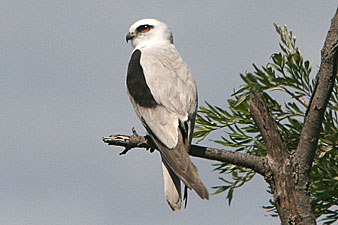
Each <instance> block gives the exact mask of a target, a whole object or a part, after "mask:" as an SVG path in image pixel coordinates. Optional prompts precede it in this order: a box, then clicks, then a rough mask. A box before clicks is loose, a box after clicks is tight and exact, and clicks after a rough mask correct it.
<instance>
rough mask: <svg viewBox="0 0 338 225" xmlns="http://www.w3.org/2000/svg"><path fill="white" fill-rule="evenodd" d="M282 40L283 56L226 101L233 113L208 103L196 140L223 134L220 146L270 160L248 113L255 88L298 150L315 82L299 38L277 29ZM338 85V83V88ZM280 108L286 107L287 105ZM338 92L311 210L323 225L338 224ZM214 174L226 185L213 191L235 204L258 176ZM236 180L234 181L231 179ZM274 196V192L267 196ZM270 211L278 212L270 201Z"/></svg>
mask: <svg viewBox="0 0 338 225" xmlns="http://www.w3.org/2000/svg"><path fill="white" fill-rule="evenodd" d="M275 28H276V31H277V33H278V34H279V35H280V39H281V42H280V43H279V47H280V49H281V51H280V52H278V53H274V54H272V55H271V62H269V63H268V64H267V65H266V66H262V67H258V66H256V65H255V64H253V68H254V72H252V73H251V72H246V73H245V74H240V76H241V78H242V79H243V81H244V82H245V84H244V85H242V86H241V87H240V89H239V90H237V91H235V92H234V94H233V95H232V98H230V99H228V100H227V103H228V108H227V109H223V108H221V107H217V106H212V105H211V104H209V103H207V102H206V106H205V107H204V106H201V107H200V110H199V114H198V116H197V126H196V132H195V137H197V138H199V141H202V140H203V139H205V138H206V137H207V135H208V134H210V133H211V132H213V131H216V130H221V131H222V132H223V134H224V135H223V136H221V137H220V139H218V140H213V141H214V142H215V143H217V144H220V145H222V146H225V147H226V148H227V149H229V150H230V149H232V150H234V151H240V152H243V153H248V154H252V155H258V156H265V155H266V147H265V144H264V140H263V138H262V136H261V134H260V133H259V130H258V127H257V126H256V124H255V122H254V121H253V119H252V117H251V115H250V112H249V94H250V92H251V90H252V89H253V88H255V89H257V90H259V91H262V92H263V93H264V94H263V97H264V99H265V101H266V103H267V105H268V108H269V110H270V111H271V113H272V115H273V117H274V119H275V121H276V122H277V125H278V128H279V131H280V133H281V135H282V137H283V140H284V142H285V144H286V145H287V148H288V149H289V150H295V149H296V148H297V145H298V141H299V135H300V132H301V129H302V127H303V121H304V117H305V114H306V109H307V106H308V103H309V102H310V99H311V94H312V92H313V90H314V89H315V83H316V79H311V77H310V73H311V70H312V64H311V62H310V61H308V60H304V59H303V56H302V53H301V52H300V51H299V49H298V48H297V47H296V38H295V36H293V34H292V31H290V30H288V29H287V27H286V26H284V27H279V26H277V25H275ZM336 84H337V83H336ZM280 102H283V103H282V104H281V103H280ZM337 110H338V88H337V85H336V88H335V90H334V92H333V93H332V97H331V99H330V102H329V105H328V108H327V110H326V113H325V118H324V122H323V128H322V130H321V133H320V140H319V144H318V149H317V151H316V153H317V154H316V157H315V161H314V165H313V169H312V173H311V179H312V182H311V193H312V205H313V210H314V213H315V216H316V218H319V217H320V219H321V220H323V221H324V224H332V223H334V222H335V221H337V220H338V209H337V208H338V207H337V206H338V191H337V190H338V160H337V154H338V128H337V126H338V115H337ZM215 166H216V167H215V169H214V170H215V171H218V172H219V173H220V174H221V175H222V176H221V177H220V178H219V179H220V180H221V181H222V182H223V183H225V184H222V185H219V186H216V187H214V189H215V193H214V194H218V193H222V192H224V191H225V192H226V193H227V194H226V198H227V199H228V203H229V204H230V203H231V200H232V197H233V193H234V190H235V189H236V188H238V187H240V186H242V185H243V184H245V183H247V182H248V181H250V180H251V179H252V178H253V177H254V175H255V172H254V171H252V170H250V169H247V168H243V167H240V166H236V165H232V164H226V163H221V164H216V165H215ZM225 174H229V175H231V178H232V179H228V178H227V177H229V176H224V175H225ZM268 191H269V190H268ZM270 204H271V205H269V206H265V207H264V208H266V209H267V210H268V211H275V207H274V202H273V200H272V199H270Z"/></svg>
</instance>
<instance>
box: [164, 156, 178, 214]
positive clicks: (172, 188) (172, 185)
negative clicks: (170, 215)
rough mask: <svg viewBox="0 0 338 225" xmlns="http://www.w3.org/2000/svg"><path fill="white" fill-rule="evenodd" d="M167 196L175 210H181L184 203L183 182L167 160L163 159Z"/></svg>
mask: <svg viewBox="0 0 338 225" xmlns="http://www.w3.org/2000/svg"><path fill="white" fill-rule="evenodd" d="M162 170H163V179H164V193H165V198H166V200H167V202H168V204H169V206H170V208H171V209H172V210H173V211H176V210H180V209H181V204H182V198H181V182H180V179H179V178H178V177H177V176H176V175H175V173H174V172H173V171H172V170H171V169H170V167H169V166H168V165H167V163H166V162H165V161H162Z"/></svg>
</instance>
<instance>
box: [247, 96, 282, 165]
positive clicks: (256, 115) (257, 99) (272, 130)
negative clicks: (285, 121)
mask: <svg viewBox="0 0 338 225" xmlns="http://www.w3.org/2000/svg"><path fill="white" fill-rule="evenodd" d="M250 113H251V115H252V117H253V119H254V120H255V123H256V124H257V126H258V128H259V131H260V132H261V134H262V136H263V139H264V141H265V144H266V149H267V156H268V157H269V158H270V159H271V160H273V161H276V162H277V161H279V162H280V161H281V160H282V159H285V157H281V156H287V155H288V149H287V147H286V146H285V144H284V142H283V139H282V136H281V134H280V133H279V131H278V127H277V124H276V122H275V121H274V120H273V118H272V115H271V112H270V111H269V110H268V107H267V106H266V104H265V102H264V99H263V97H262V94H261V93H258V92H257V91H256V90H253V91H252V92H251V93H250Z"/></svg>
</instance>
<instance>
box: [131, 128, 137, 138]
mask: <svg viewBox="0 0 338 225" xmlns="http://www.w3.org/2000/svg"><path fill="white" fill-rule="evenodd" d="M131 131H132V132H133V135H134V136H138V133H137V132H136V130H135V127H133V128H131Z"/></svg>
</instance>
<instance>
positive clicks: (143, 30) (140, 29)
mask: <svg viewBox="0 0 338 225" xmlns="http://www.w3.org/2000/svg"><path fill="white" fill-rule="evenodd" d="M151 28H153V26H152V25H149V24H145V25H141V26H139V27H138V28H137V29H136V30H137V32H140V33H146V32H148V31H150V29H151Z"/></svg>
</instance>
